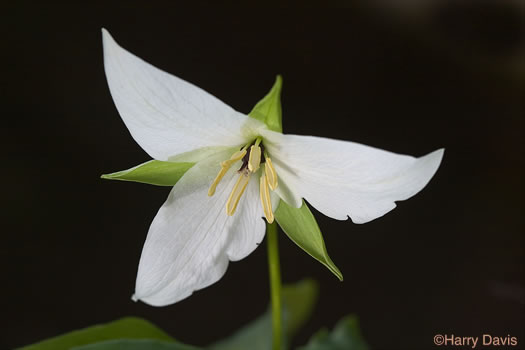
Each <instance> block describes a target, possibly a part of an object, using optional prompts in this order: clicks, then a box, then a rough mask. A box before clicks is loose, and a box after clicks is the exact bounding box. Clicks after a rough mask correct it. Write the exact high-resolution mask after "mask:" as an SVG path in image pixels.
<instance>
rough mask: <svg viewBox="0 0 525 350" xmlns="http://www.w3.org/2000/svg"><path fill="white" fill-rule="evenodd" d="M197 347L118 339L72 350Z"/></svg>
mask: <svg viewBox="0 0 525 350" xmlns="http://www.w3.org/2000/svg"><path fill="white" fill-rule="evenodd" d="M199 349H202V348H197V347H195V346H190V345H184V344H180V343H173V342H171V343H169V342H165V341H160V340H154V339H117V340H108V341H104V342H100V343H95V344H89V345H83V346H79V347H75V348H73V349H72V350H199Z"/></svg>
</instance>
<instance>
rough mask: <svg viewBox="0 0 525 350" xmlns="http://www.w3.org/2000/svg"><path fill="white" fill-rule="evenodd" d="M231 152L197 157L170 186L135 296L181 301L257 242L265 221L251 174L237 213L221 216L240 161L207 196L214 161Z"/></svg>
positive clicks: (144, 253)
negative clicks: (196, 161)
mask: <svg viewBox="0 0 525 350" xmlns="http://www.w3.org/2000/svg"><path fill="white" fill-rule="evenodd" d="M233 151H234V150H233ZM232 153H233V152H232V151H230V152H221V153H218V154H216V155H214V156H212V157H209V158H207V159H205V160H202V161H201V162H199V163H197V164H196V165H194V166H193V167H192V168H191V169H190V170H188V172H187V173H186V174H185V175H184V176H183V177H182V179H180V180H179V182H178V183H177V184H176V185H175V187H174V188H173V190H172V191H171V193H170V195H169V197H168V199H167V201H166V202H165V203H164V205H163V206H162V208H161V209H160V210H159V212H158V214H157V216H156V217H155V219H154V220H153V223H152V224H151V227H150V230H149V233H148V237H147V239H146V243H145V244H144V248H143V251H142V256H141V259H140V264H139V271H138V275H137V283H136V289H135V295H134V299H140V300H142V301H143V302H145V303H147V304H150V305H154V306H163V305H168V304H172V303H175V302H177V301H179V300H182V299H184V298H186V297H188V296H190V295H191V294H192V292H193V291H195V290H198V289H202V288H204V287H207V286H209V285H211V284H213V283H215V282H217V281H218V280H219V279H220V278H221V277H222V276H223V275H224V273H225V272H226V268H227V266H228V260H232V261H235V260H240V259H242V258H244V257H246V256H247V255H248V254H250V253H251V252H252V251H253V250H254V249H255V248H256V247H257V246H258V244H259V243H260V242H261V240H262V239H263V237H264V232H265V224H264V221H263V219H262V216H263V211H262V208H261V204H260V201H259V190H258V184H257V181H256V179H255V178H254V179H251V181H250V183H249V184H248V187H247V188H246V191H245V193H244V195H243V197H242V198H241V200H240V203H239V206H238V208H237V211H236V213H235V214H234V215H233V216H228V215H226V208H225V206H226V201H227V199H228V196H229V194H230V192H231V190H232V187H233V185H234V183H235V181H236V179H237V176H236V175H237V173H236V170H237V169H238V168H239V165H240V162H239V164H236V165H235V166H236V167H232V168H231V169H230V171H229V172H228V173H227V174H226V175H225V177H224V178H223V180H222V181H221V183H220V184H219V186H218V187H217V190H216V192H215V195H214V196H213V197H208V194H207V193H208V188H209V186H210V184H211V183H212V181H213V179H214V177H215V175H216V173H217V172H218V170H219V169H220V164H219V162H220V161H222V160H225V159H228V158H229V156H230V155H231V154H232Z"/></svg>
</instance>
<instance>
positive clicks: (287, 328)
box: [209, 279, 319, 350]
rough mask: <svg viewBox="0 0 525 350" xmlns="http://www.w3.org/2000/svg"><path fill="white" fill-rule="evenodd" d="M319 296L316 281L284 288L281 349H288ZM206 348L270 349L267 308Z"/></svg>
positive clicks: (270, 334) (270, 323)
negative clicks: (238, 328)
mask: <svg viewBox="0 0 525 350" xmlns="http://www.w3.org/2000/svg"><path fill="white" fill-rule="evenodd" d="M318 295H319V287H318V285H317V283H316V282H315V281H313V280H310V279H305V280H302V281H300V282H298V283H295V284H293V285H287V286H284V287H283V289H282V302H283V322H282V325H283V336H284V337H283V338H284V339H283V343H284V344H283V347H282V349H283V350H284V349H286V348H287V343H289V341H290V340H291V339H292V337H293V336H294V334H295V333H296V332H297V330H298V329H299V328H300V327H301V326H302V325H303V324H304V323H305V322H306V321H307V320H308V319H309V318H310V316H311V314H312V311H313V308H314V306H315V303H316V301H317V298H318ZM209 348H210V349H211V350H246V349H250V350H271V349H272V317H271V311H270V308H268V310H267V311H266V312H265V313H264V314H263V315H262V316H261V317H259V318H257V319H255V320H254V321H252V322H251V323H249V324H247V325H246V326H244V327H243V328H241V329H240V330H238V331H236V332H235V333H234V334H233V335H232V336H230V337H228V338H227V339H224V340H222V341H220V342H218V343H216V344H213V345H212V346H210V347H209Z"/></svg>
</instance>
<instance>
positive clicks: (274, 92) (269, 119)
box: [248, 75, 283, 132]
mask: <svg viewBox="0 0 525 350" xmlns="http://www.w3.org/2000/svg"><path fill="white" fill-rule="evenodd" d="M282 86H283V79H282V77H281V76H280V75H278V76H277V77H276V78H275V83H274V84H273V87H272V89H271V90H270V92H269V93H268V94H267V95H266V96H264V98H263V99H262V100H260V101H259V102H258V103H257V104H256V105H255V107H253V109H252V111H251V112H250V113H249V114H248V115H249V116H250V117H252V118H255V119H257V120H260V121H261V122H263V123H265V124H266V125H267V126H268V128H269V129H270V130H273V131H277V132H283V124H282V110H281V88H282Z"/></svg>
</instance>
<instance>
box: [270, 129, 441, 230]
mask: <svg viewBox="0 0 525 350" xmlns="http://www.w3.org/2000/svg"><path fill="white" fill-rule="evenodd" d="M263 136H264V138H265V141H264V142H265V143H264V145H265V147H267V150H268V152H269V154H270V155H271V156H272V160H273V163H274V166H275V170H276V172H277V176H278V177H279V186H281V183H284V184H286V187H288V188H289V193H292V194H293V196H291V198H290V196H286V195H285V196H281V198H282V199H283V200H285V201H286V202H287V203H288V204H290V205H294V206H295V207H298V206H299V205H300V203H301V202H300V200H301V197H303V198H305V199H306V200H307V201H308V202H309V203H310V204H311V205H312V206H314V207H315V208H316V209H317V210H319V211H320V212H322V213H323V214H325V215H326V216H329V217H331V218H334V219H338V220H346V219H347V218H348V216H350V218H351V219H352V221H353V222H355V223H365V222H368V221H370V220H373V219H375V218H378V217H380V216H383V215H384V214H386V213H387V212H389V211H390V210H392V209H394V208H395V206H396V204H395V201H401V200H405V199H408V198H410V197H412V196H413V195H415V194H416V193H417V192H419V191H421V189H423V187H425V186H426V184H427V183H428V182H429V181H430V179H431V178H432V176H433V175H434V173H435V172H436V170H437V168H438V167H439V164H440V163H441V158H442V157H443V152H444V150H443V149H440V150H437V151H434V152H432V153H430V154H427V155H426V156H424V157H421V158H414V157H411V156H407V155H401V154H395V153H392V152H388V151H384V150H381V149H377V148H373V147H369V146H365V145H361V144H358V143H354V142H347V141H339V140H332V139H327V138H321V137H313V136H297V135H282V134H278V133H274V132H270V131H264V132H263ZM289 193H288V194H289ZM279 194H280V193H279Z"/></svg>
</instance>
